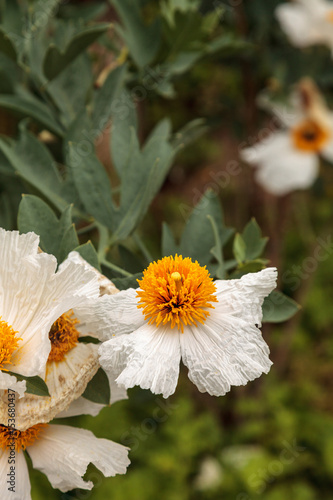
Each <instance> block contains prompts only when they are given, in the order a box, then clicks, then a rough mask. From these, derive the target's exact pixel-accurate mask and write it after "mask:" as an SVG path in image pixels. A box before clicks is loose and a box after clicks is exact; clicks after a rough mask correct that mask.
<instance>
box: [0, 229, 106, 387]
mask: <svg viewBox="0 0 333 500" xmlns="http://www.w3.org/2000/svg"><path fill="white" fill-rule="evenodd" d="M38 243H39V237H38V236H37V235H36V234H34V233H28V234H22V235H19V233H18V232H17V231H5V230H3V229H0V316H1V319H0V370H2V371H0V389H1V390H5V389H9V388H10V389H12V390H15V391H17V392H18V393H19V394H20V396H22V395H23V391H24V388H25V382H24V383H23V384H22V382H19V383H17V382H15V380H16V378H14V377H11V376H10V375H9V374H8V373H6V372H7V371H10V372H14V373H18V374H19V375H23V376H26V377H32V376H36V375H38V376H40V377H44V375H45V368H46V363H47V360H48V357H49V354H50V350H51V342H50V339H49V332H50V328H51V326H52V324H53V323H54V322H55V321H56V320H57V318H59V317H60V316H61V315H62V314H63V313H65V312H66V311H68V310H70V309H73V308H79V307H80V306H82V305H84V304H86V303H87V301H88V300H90V299H93V298H95V297H98V296H99V284H98V279H97V276H96V275H95V274H94V273H93V272H91V271H89V270H88V269H86V268H84V267H83V266H82V265H78V264H77V263H76V262H74V261H71V260H70V259H67V260H66V261H65V262H64V263H63V264H62V266H61V267H60V268H59V270H58V271H57V272H56V267H57V261H56V259H55V257H54V256H52V255H48V254H46V253H40V252H39V251H38Z"/></svg>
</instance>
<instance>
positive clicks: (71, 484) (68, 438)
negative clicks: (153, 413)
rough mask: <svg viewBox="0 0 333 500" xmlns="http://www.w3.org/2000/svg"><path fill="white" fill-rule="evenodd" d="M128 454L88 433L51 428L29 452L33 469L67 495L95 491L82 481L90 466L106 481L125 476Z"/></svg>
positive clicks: (125, 449)
mask: <svg viewBox="0 0 333 500" xmlns="http://www.w3.org/2000/svg"><path fill="white" fill-rule="evenodd" d="M127 450H128V449H127V448H125V446H122V445H120V444H117V443H114V442H113V441H110V440H108V439H98V438H96V437H95V436H94V435H93V433H92V432H90V431H88V430H85V429H78V428H75V427H69V426H66V425H50V426H49V427H47V428H46V429H45V430H43V433H42V434H41V435H40V439H39V440H38V441H35V443H34V444H33V445H32V446H30V447H29V448H28V453H29V455H30V457H31V459H32V463H33V466H34V467H35V468H36V469H38V470H40V471H41V472H43V473H44V474H46V476H47V477H48V480H49V481H50V483H51V485H52V486H53V488H58V489H59V490H60V491H62V492H66V491H69V490H72V489H74V488H83V489H88V490H91V489H92V488H93V483H92V482H91V481H88V482H86V481H84V480H83V479H82V476H83V475H84V474H85V472H86V470H87V467H88V465H89V463H92V464H94V465H95V466H96V467H97V468H98V469H99V470H100V471H101V472H102V473H103V474H104V476H106V477H110V476H115V475H116V474H125V473H126V469H127V467H128V465H129V463H130V461H129V459H128V451H127Z"/></svg>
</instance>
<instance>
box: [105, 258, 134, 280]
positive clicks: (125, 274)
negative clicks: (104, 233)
mask: <svg viewBox="0 0 333 500" xmlns="http://www.w3.org/2000/svg"><path fill="white" fill-rule="evenodd" d="M100 263H101V264H102V266H105V267H108V268H109V269H112V271H115V272H117V273H119V274H122V275H123V276H126V277H129V278H130V277H131V276H133V274H131V273H129V272H127V271H125V270H124V269H121V267H118V266H116V264H112V262H109V261H108V260H106V259H100Z"/></svg>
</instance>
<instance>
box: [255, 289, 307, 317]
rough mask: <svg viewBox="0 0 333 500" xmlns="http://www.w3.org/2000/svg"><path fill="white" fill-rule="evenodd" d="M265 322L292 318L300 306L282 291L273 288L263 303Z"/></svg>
mask: <svg viewBox="0 0 333 500" xmlns="http://www.w3.org/2000/svg"><path fill="white" fill-rule="evenodd" d="M262 309H263V322H270V323H281V322H282V321H287V320H288V319H290V318H292V317H293V316H294V315H295V314H296V313H297V312H298V311H299V310H300V306H299V305H298V304H297V302H295V301H294V300H293V299H291V298H290V297H287V295H284V294H283V293H282V292H279V291H277V290H273V292H271V293H270V294H269V296H268V297H266V298H265V300H264V303H263V307H262Z"/></svg>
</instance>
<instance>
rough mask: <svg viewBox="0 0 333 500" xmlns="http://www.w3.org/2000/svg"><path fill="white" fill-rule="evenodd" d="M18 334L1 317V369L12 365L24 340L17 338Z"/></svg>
mask: <svg viewBox="0 0 333 500" xmlns="http://www.w3.org/2000/svg"><path fill="white" fill-rule="evenodd" d="M17 334H18V332H15V330H14V329H13V327H12V326H10V325H8V323H6V321H3V320H2V319H1V317H0V369H1V370H3V369H4V368H3V366H4V365H6V364H8V363H10V362H11V359H12V355H13V352H14V351H16V349H17V347H18V344H19V341H20V340H22V339H21V338H20V337H17Z"/></svg>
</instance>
